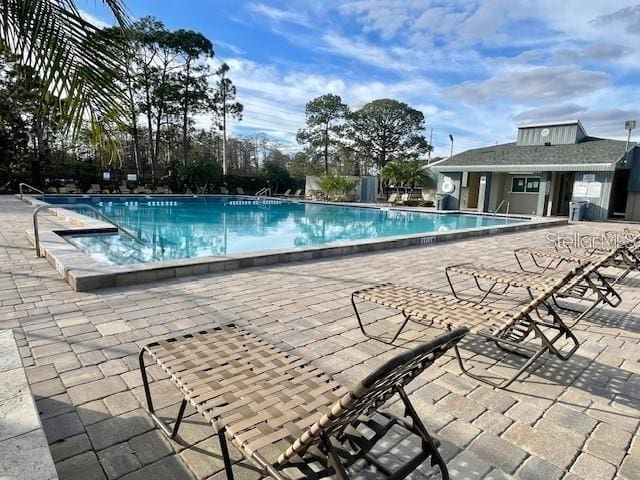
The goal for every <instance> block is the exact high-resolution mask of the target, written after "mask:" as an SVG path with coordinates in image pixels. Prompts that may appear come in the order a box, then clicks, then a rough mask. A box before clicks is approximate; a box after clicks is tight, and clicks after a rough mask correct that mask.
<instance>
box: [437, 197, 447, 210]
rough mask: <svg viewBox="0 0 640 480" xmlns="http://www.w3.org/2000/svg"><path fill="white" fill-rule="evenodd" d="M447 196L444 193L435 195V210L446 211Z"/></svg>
mask: <svg viewBox="0 0 640 480" xmlns="http://www.w3.org/2000/svg"><path fill="white" fill-rule="evenodd" d="M448 198H449V195H447V194H446V193H438V194H437V195H436V209H437V210H446V209H447V203H448V202H447V199H448Z"/></svg>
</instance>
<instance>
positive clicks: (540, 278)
mask: <svg viewBox="0 0 640 480" xmlns="http://www.w3.org/2000/svg"><path fill="white" fill-rule="evenodd" d="M613 255H615V253H610V256H613ZM608 261H609V258H608V257H603V258H602V259H601V260H600V262H599V264H594V265H593V266H592V267H590V268H588V269H586V270H585V272H584V273H578V274H576V275H575V276H574V277H572V278H567V279H566V281H565V284H564V285H563V286H562V287H561V288H560V289H559V290H558V291H557V293H555V294H553V295H551V297H550V299H551V301H552V302H553V304H554V305H555V306H556V307H558V308H560V309H562V310H567V311H570V312H573V313H577V314H578V316H577V318H575V319H574V320H573V323H572V325H571V326H573V325H575V324H576V323H578V322H579V321H580V320H581V319H582V318H583V317H585V316H586V315H587V314H588V313H589V312H591V311H592V310H593V309H595V308H596V307H597V306H598V305H601V304H604V303H606V304H608V305H609V306H611V307H614V308H615V307H617V306H618V305H620V302H621V301H622V299H621V297H620V295H619V294H618V292H616V290H615V289H614V288H613V286H612V285H611V284H610V282H609V281H608V280H607V279H606V278H605V277H604V276H603V275H602V273H600V272H599V268H600V265H604V264H606V263H607V262H608ZM445 275H446V277H447V282H448V283H449V287H450V288H451V293H452V294H453V296H454V297H456V298H458V299H459V298H460V296H459V295H458V292H457V291H456V289H455V288H454V284H453V282H452V281H451V277H452V276H453V275H459V276H465V277H471V278H473V279H474V281H475V284H476V287H477V288H478V290H480V291H481V292H483V293H484V295H483V296H482V298H481V299H480V300H478V302H479V303H482V302H483V301H484V300H485V299H486V298H487V297H488V296H489V295H490V294H492V293H498V294H500V295H502V294H505V293H506V292H507V290H509V289H510V288H512V287H515V288H521V289H524V290H526V291H527V293H528V294H529V296H530V298H531V299H534V298H535V294H534V292H544V291H546V290H547V289H549V288H550V287H551V286H552V285H554V284H556V283H558V282H561V281H562V278H563V275H561V274H558V273H531V272H522V271H520V272H518V271H513V270H506V269H501V268H496V267H492V266H489V265H477V264H473V263H461V264H457V265H449V266H448V267H446V268H445ZM481 281H486V282H487V285H485V286H484V288H483V286H482V285H481ZM498 290H501V291H498ZM559 298H563V299H566V298H571V299H575V300H578V301H583V300H584V301H587V302H589V305H588V307H587V308H586V309H583V310H577V309H574V308H571V307H568V306H567V305H561V304H560V303H559V302H558V299H559Z"/></svg>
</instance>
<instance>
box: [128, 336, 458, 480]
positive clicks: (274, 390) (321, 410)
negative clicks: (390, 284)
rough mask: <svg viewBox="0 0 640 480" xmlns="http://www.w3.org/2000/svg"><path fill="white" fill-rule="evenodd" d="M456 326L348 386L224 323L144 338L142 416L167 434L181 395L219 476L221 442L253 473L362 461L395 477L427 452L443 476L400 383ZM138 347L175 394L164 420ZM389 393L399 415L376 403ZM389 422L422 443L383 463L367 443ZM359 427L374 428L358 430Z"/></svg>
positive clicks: (303, 472) (432, 356)
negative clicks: (198, 421)
mask: <svg viewBox="0 0 640 480" xmlns="http://www.w3.org/2000/svg"><path fill="white" fill-rule="evenodd" d="M466 333H467V330H466V329H464V328H462V329H459V330H456V331H453V332H449V333H447V334H445V335H442V336H440V337H438V338H436V339H435V340H433V341H431V342H429V343H425V344H423V345H420V346H418V347H416V348H414V349H412V350H408V351H405V352H404V353H401V354H399V355H397V356H396V357H394V358H393V359H391V360H389V361H388V362H387V363H385V364H384V365H382V366H381V367H379V368H377V369H376V370H375V371H374V372H373V373H371V374H370V375H369V376H367V377H366V378H365V379H364V380H362V381H361V382H359V383H358V384H357V385H356V386H355V387H354V388H353V389H352V390H348V389H346V388H344V387H342V386H340V385H339V384H338V383H336V382H335V381H334V380H333V379H332V378H331V377H330V376H328V375H326V374H325V373H323V372H321V371H320V370H318V369H317V368H315V367H313V366H312V365H311V364H309V363H307V362H306V361H304V360H301V359H299V358H297V357H294V356H292V355H290V354H287V353H283V352H281V351H279V350H278V349H276V348H275V347H273V346H271V345H269V344H268V343H266V342H265V341H263V340H261V339H259V338H257V337H256V336H254V335H252V334H250V333H247V332H246V331H243V330H241V329H239V328H236V327H234V326H232V325H229V326H224V327H218V328H212V329H209V330H205V331H201V332H197V333H193V334H189V335H183V336H180V337H176V338H170V339H167V340H161V341H158V342H154V343H151V344H149V345H147V346H145V347H144V348H143V349H142V351H141V352H140V371H141V374H142V381H143V386H144V390H145V395H146V399H147V405H148V409H149V412H150V414H151V417H152V418H153V419H154V421H155V422H156V423H157V424H158V426H159V427H160V428H161V429H162V431H163V432H164V433H166V434H167V435H168V436H170V437H171V438H174V437H175V436H176V435H177V434H178V431H179V428H180V423H181V421H182V416H183V414H184V411H185V408H186V406H187V403H189V404H191V405H192V406H193V407H194V408H195V409H196V411H198V412H199V413H200V414H201V415H203V416H204V417H205V418H206V419H207V420H208V421H209V422H211V425H212V426H213V428H214V430H215V431H216V433H217V435H218V438H219V441H220V447H221V453H222V456H223V460H224V465H225V470H226V473H227V478H229V479H232V478H233V472H232V469H231V460H230V458H229V453H228V449H227V441H229V442H231V444H233V445H234V446H235V447H236V448H237V449H238V450H239V451H240V452H241V453H242V455H243V456H244V457H245V458H246V459H248V460H249V461H251V462H252V463H253V464H255V465H256V466H257V467H258V468H259V469H260V470H261V472H262V473H263V474H265V475H269V476H270V477H272V478H275V479H278V480H283V479H291V478H316V476H317V477H318V478H326V475H321V474H325V473H328V474H329V475H330V476H334V477H335V478H337V479H347V478H349V473H348V472H349V471H350V470H352V468H353V467H354V465H355V464H357V463H358V462H360V463H362V461H363V460H364V461H365V462H366V463H369V464H371V465H372V466H374V467H375V468H376V469H377V470H378V471H380V472H382V473H383V474H384V475H386V476H387V477H388V478H392V479H397V480H400V479H403V478H406V477H407V475H408V474H409V473H410V472H411V471H413V470H414V469H415V468H417V467H418V466H419V465H421V464H424V462H425V461H426V460H428V461H429V462H430V464H431V466H432V467H437V469H438V470H439V471H440V475H441V478H443V479H445V480H446V479H448V478H449V476H448V473H447V468H446V465H445V463H444V460H443V459H442V457H441V456H440V454H439V453H438V449H437V442H436V441H435V440H433V439H432V438H431V436H430V435H429V433H428V432H427V429H426V428H425V427H424V424H423V423H422V421H421V420H420V418H419V417H418V415H417V414H416V411H415V409H414V407H413V405H412V404H411V402H410V400H409V397H408V395H407V393H406V392H405V389H404V387H405V386H406V385H407V384H409V383H410V382H411V381H412V380H413V379H414V378H416V377H417V376H418V375H420V374H421V373H422V372H423V371H424V370H425V369H426V368H428V367H429V366H431V365H432V364H433V362H434V361H435V360H437V359H438V358H439V357H441V356H442V355H443V354H444V353H445V352H446V351H447V350H448V349H450V348H451V347H455V345H456V344H457V343H458V342H459V341H460V340H461V339H462V338H463V337H464V335H465V334H466ZM145 355H146V356H149V357H151V358H152V359H153V361H154V363H155V364H156V365H158V366H159V367H160V368H161V369H162V370H163V371H164V372H165V373H167V374H168V375H169V376H170V378H171V381H172V382H173V383H174V384H175V386H176V387H177V388H178V389H179V390H180V392H181V393H182V395H183V397H184V400H183V401H182V403H181V405H180V408H179V412H178V416H177V418H176V420H175V423H174V426H173V429H170V428H169V426H168V425H167V424H166V423H165V422H164V421H163V420H162V419H160V418H159V417H158V416H157V415H156V414H155V413H154V407H153V400H152V397H151V389H150V387H149V381H148V377H147V371H146V366H145V363H144V357H145ZM396 395H397V396H398V397H399V400H400V401H401V403H402V404H403V406H404V412H405V413H404V417H398V416H396V415H394V414H392V413H390V412H386V411H384V410H381V407H382V406H383V405H385V404H386V403H388V402H389V400H391V399H392V398H395V397H396ZM380 419H382V421H381V420H380ZM394 425H400V426H402V427H404V428H406V429H407V430H409V431H410V432H411V433H413V434H415V435H417V436H418V437H419V438H420V440H421V446H422V448H421V449H420V450H419V451H418V452H412V453H416V455H415V456H414V457H413V458H412V459H411V460H409V461H408V462H406V463H405V464H404V465H403V466H402V467H400V469H399V470H397V471H395V472H391V471H390V470H389V468H390V466H389V465H388V464H387V465H385V462H383V461H380V460H379V459H378V458H377V455H375V454H374V453H372V452H371V449H372V448H373V446H375V444H376V443H377V442H378V441H379V440H381V439H382V438H383V437H384V436H385V435H386V433H387V432H388V431H389V429H390V428H392V427H393V426H394ZM363 428H364V429H366V430H368V432H369V433H371V432H373V433H374V435H373V436H371V435H370V434H366V435H365V434H364V433H363V432H362V431H361V430H362V429H363ZM318 466H320V467H321V470H318V468H317V467H318ZM434 470H435V468H434Z"/></svg>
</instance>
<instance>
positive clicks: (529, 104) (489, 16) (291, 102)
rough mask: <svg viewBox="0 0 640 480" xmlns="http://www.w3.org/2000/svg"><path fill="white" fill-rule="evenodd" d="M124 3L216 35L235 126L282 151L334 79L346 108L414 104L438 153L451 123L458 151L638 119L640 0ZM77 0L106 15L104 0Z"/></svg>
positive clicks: (97, 15)
mask: <svg viewBox="0 0 640 480" xmlns="http://www.w3.org/2000/svg"><path fill="white" fill-rule="evenodd" d="M126 4H127V6H128V8H129V10H130V12H131V15H132V17H134V18H139V17H142V16H145V15H152V16H155V17H157V18H159V19H160V20H162V21H163V22H164V23H165V24H166V25H167V27H168V28H171V29H177V28H188V29H193V30H197V31H200V32H202V33H203V34H205V35H206V36H207V37H208V38H209V39H211V40H212V41H213V43H214V48H215V51H216V59H215V62H220V61H226V62H227V63H228V64H229V65H230V66H231V74H230V75H231V78H232V79H233V81H234V82H235V84H236V85H237V87H238V100H239V101H241V102H242V103H243V104H244V105H245V113H244V119H243V121H242V122H239V123H235V124H233V126H232V128H233V133H234V134H238V135H249V134H253V133H255V132H257V131H262V132H265V133H266V134H267V135H269V136H270V137H272V138H274V139H276V140H278V141H279V142H280V143H281V144H282V146H283V148H285V149H286V150H289V151H293V150H295V149H297V148H299V147H297V146H296V144H295V138H294V137H295V132H296V131H297V130H298V128H300V127H301V126H303V124H304V106H305V103H306V102H307V101H308V100H310V99H312V98H314V97H316V96H318V95H322V94H324V93H329V92H331V93H335V94H338V95H341V96H342V98H343V100H344V101H345V102H346V103H348V104H349V105H350V106H351V107H352V108H354V109H356V108H359V107H361V106H362V105H364V104H365V103H367V102H368V101H371V100H373V99H376V98H385V97H388V98H396V99H399V100H402V101H405V102H407V103H409V104H410V105H412V106H413V107H414V108H418V109H419V110H421V111H422V112H423V113H424V114H425V117H426V119H427V126H428V129H430V128H433V143H434V146H435V148H436V152H435V154H436V155H448V154H449V140H448V135H449V133H451V134H453V135H454V137H455V145H454V147H455V151H456V152H459V151H462V150H464V149H467V148H472V147H480V146H485V145H489V144H494V143H496V142H500V143H502V142H506V141H511V140H513V139H514V137H515V131H516V125H518V124H520V123H526V122H532V121H535V122H537V121H543V120H549V119H551V120H554V119H555V120H564V119H571V118H580V119H581V120H582V122H583V124H584V125H585V127H586V129H587V132H588V133H589V134H590V135H593V136H603V137H611V138H626V133H625V131H624V129H623V127H624V121H625V120H627V119H633V118H637V119H638V120H640V53H639V52H638V47H639V46H640V1H639V0H632V1H625V0H616V1H615V2H611V1H601V0H599V1H594V0H562V1H558V0H529V1H526V2H525V1H513V0H451V1H438V0H411V1H402V0H353V1H349V0H343V1H334V0H324V1H318V2H311V1H302V0H299V1H284V0H273V1H263V2H260V1H245V2H243V1H239V0H236V1H231V0H160V1H158V0H155V1H152V0H128V1H127V2H126ZM79 6H80V7H81V8H82V10H83V11H84V12H86V14H87V16H90V17H91V18H93V19H95V21H97V22H104V23H107V24H109V23H112V22H113V20H112V18H111V17H110V15H109V14H108V12H107V11H105V10H104V8H103V7H102V5H101V4H100V3H99V2H95V1H94V0H86V1H85V0H80V2H79ZM201 122H202V123H203V124H206V119H201ZM637 132H638V131H636V132H635V133H637ZM426 134H427V137H428V134H429V132H428V131H427V132H426ZM639 137H640V134H637V135H636V136H635V138H636V139H638V138H639Z"/></svg>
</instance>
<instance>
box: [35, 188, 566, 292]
mask: <svg viewBox="0 0 640 480" xmlns="http://www.w3.org/2000/svg"><path fill="white" fill-rule="evenodd" d="M29 200H30V201H31V203H32V204H33V205H35V206H38V205H44V204H45V203H44V202H42V201H40V200H37V199H35V198H33V197H32V198H29ZM313 203H323V204H326V203H329V202H313ZM360 206H363V205H360ZM367 207H371V208H376V207H373V206H367ZM391 209H393V210H401V211H402V210H404V211H416V210H414V209H407V208H391ZM417 211H420V210H417ZM51 212H52V213H53V214H55V215H58V216H61V217H62V218H64V219H65V220H67V221H69V222H71V223H73V224H75V225H78V226H77V227H70V228H64V229H54V230H41V231H40V248H41V251H42V253H43V255H44V256H45V257H46V258H47V260H48V261H49V263H50V264H51V265H53V266H54V267H55V268H56V270H57V271H58V272H59V273H60V274H61V275H62V276H63V277H64V279H65V280H66V281H67V282H68V283H69V284H70V285H71V287H72V288H73V289H74V290H75V291H91V290H97V289H101V288H109V287H116V286H125V285H137V284H143V283H149V282H154V281H157V280H163V279H168V278H177V277H186V276H194V275H202V274H207V273H221V272H225V271H229V270H236V269H239V268H251V267H259V266H265V265H273V264H277V263H290V262H299V261H309V260H315V259H320V258H329V257H338V256H347V255H355V254H361V253H370V252H377V251H382V250H388V249H394V248H407V247H415V246H427V245H431V244H435V243H441V242H447V241H454V240H461V239H466V238H473V237H480V236H485V235H496V234H499V233H509V232H517V231H523V230H531V229H537V228H546V227H552V226H560V225H566V224H567V223H568V220H567V219H566V218H561V219H558V218H534V219H533V220H532V221H530V222H528V223H521V224H513V225H502V226H490V227H477V228H471V229H467V230H460V231H453V232H434V233H432V234H416V235H410V236H399V237H385V238H384V239H374V240H367V241H366V242H363V241H354V242H348V243H343V244H340V245H328V246H327V245H325V246H318V247H309V248H306V249H304V250H268V251H261V252H260V251H259V252H251V253H247V254H237V255H233V256H218V257H213V256H211V257H199V258H187V259H180V260H167V261H160V262H150V263H140V264H132V265H117V266H113V265H105V264H102V263H99V262H97V261H96V260H94V259H93V258H91V257H90V256H89V255H87V254H85V253H84V252H82V251H81V250H79V249H77V248H76V247H75V246H73V245H72V244H71V243H69V242H68V241H67V240H65V238H64V236H65V235H71V234H80V233H108V232H116V231H117V229H116V228H114V227H113V226H112V225H110V224H108V223H104V222H101V221H99V220H96V219H94V218H91V217H86V216H84V215H80V214H78V213H75V212H72V211H69V210H66V209H64V208H55V207H53V208H52V209H51ZM430 213H434V212H433V211H430ZM435 213H441V214H451V213H465V214H466V213H468V212H457V211H456V212H453V211H447V212H437V211H436V212H435ZM471 214H473V212H471ZM516 218H517V217H516ZM520 218H524V217H520ZM26 234H27V237H28V238H29V240H30V241H31V242H32V243H34V239H33V233H32V232H30V231H28V230H27V231H26Z"/></svg>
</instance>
